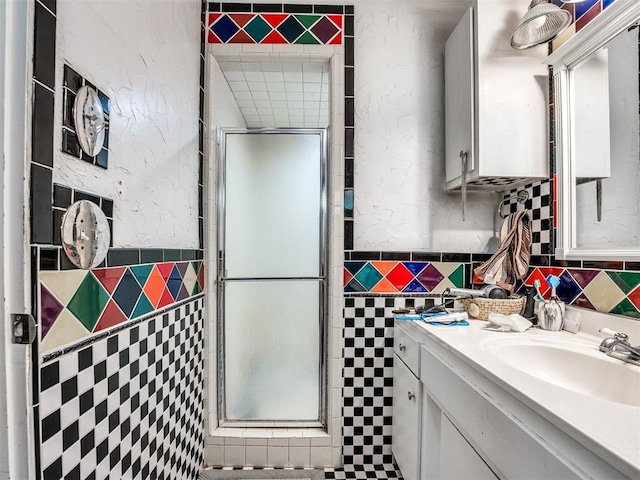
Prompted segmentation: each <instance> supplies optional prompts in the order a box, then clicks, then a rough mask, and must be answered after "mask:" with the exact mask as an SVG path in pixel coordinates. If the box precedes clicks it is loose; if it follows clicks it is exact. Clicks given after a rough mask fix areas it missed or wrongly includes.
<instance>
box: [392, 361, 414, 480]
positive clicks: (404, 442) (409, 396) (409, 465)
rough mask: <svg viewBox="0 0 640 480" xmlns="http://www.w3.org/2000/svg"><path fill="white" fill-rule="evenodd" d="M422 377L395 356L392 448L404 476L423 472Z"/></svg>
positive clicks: (412, 477) (411, 476) (408, 478)
mask: <svg viewBox="0 0 640 480" xmlns="http://www.w3.org/2000/svg"><path fill="white" fill-rule="evenodd" d="M420 397H421V392H420V381H419V380H418V379H417V378H416V377H415V375H414V374H413V373H412V372H411V370H409V369H408V368H407V366H406V365H405V364H404V363H403V362H402V360H400V358H398V356H397V355H394V356H393V432H392V433H393V436H392V439H393V440H392V446H391V447H392V450H393V455H394V456H395V458H396V462H397V463H398V466H399V467H400V471H401V472H402V476H403V478H405V479H406V480H418V475H419V472H420V465H419V458H420V457H419V455H418V454H419V452H420Z"/></svg>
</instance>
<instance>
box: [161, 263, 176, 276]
mask: <svg viewBox="0 0 640 480" xmlns="http://www.w3.org/2000/svg"><path fill="white" fill-rule="evenodd" d="M174 265H175V263H173V262H169V263H159V264H158V265H157V267H158V270H159V271H160V275H162V278H164V279H165V280H167V279H168V278H169V276H170V275H171V271H172V270H173V266H174Z"/></svg>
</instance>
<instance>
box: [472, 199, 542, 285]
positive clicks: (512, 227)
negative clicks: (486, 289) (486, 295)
mask: <svg viewBox="0 0 640 480" xmlns="http://www.w3.org/2000/svg"><path fill="white" fill-rule="evenodd" d="M530 249H531V219H530V218H529V213H528V212H526V211H520V212H516V213H512V214H511V215H509V216H508V217H507V218H505V219H504V221H503V222H502V226H501V227H500V246H499V247H498V250H497V251H496V253H494V254H493V256H492V257H491V258H490V259H489V260H487V261H486V262H484V263H483V264H482V265H480V266H479V267H478V268H476V269H475V270H474V271H473V273H475V274H476V276H477V277H478V278H480V279H481V280H482V281H483V282H485V283H489V284H495V285H498V286H499V287H502V288H504V289H505V290H507V291H509V292H511V293H513V288H514V286H515V284H516V281H517V280H520V279H522V278H524V276H525V275H526V274H527V271H528V270H529V260H530V259H531V252H530Z"/></svg>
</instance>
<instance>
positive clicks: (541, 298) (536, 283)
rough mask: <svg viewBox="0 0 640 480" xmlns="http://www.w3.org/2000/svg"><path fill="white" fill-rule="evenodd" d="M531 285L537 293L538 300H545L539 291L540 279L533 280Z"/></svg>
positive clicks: (543, 301)
mask: <svg viewBox="0 0 640 480" xmlns="http://www.w3.org/2000/svg"><path fill="white" fill-rule="evenodd" d="M533 286H534V287H535V289H536V293H537V294H538V300H540V301H541V302H542V303H545V302H546V300H545V299H544V297H543V296H542V294H541V293H540V280H535V281H534V282H533Z"/></svg>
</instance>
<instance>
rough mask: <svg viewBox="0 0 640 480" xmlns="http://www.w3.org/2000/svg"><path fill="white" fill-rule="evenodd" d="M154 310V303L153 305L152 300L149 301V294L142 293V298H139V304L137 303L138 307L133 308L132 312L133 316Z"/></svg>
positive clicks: (139, 315)
mask: <svg viewBox="0 0 640 480" xmlns="http://www.w3.org/2000/svg"><path fill="white" fill-rule="evenodd" d="M153 310H154V308H153V305H151V302H150V301H149V299H148V298H147V296H146V295H145V294H144V293H143V294H142V295H140V299H139V300H138V304H137V305H136V308H135V309H134V310H133V313H132V314H131V318H136V317H141V316H142V315H146V314H147V313H149V312H152V311H153Z"/></svg>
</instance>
